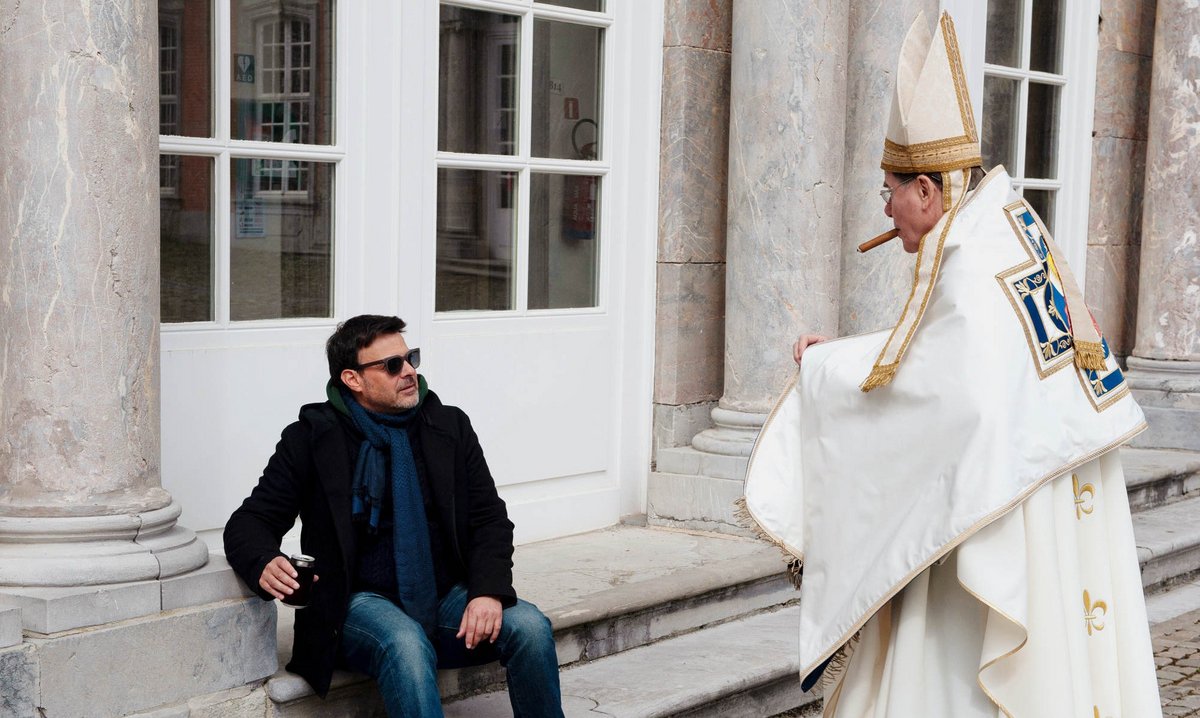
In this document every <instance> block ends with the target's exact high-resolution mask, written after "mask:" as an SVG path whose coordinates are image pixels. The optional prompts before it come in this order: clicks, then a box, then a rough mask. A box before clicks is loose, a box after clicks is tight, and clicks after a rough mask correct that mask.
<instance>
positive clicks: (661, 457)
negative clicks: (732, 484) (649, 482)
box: [656, 446, 750, 481]
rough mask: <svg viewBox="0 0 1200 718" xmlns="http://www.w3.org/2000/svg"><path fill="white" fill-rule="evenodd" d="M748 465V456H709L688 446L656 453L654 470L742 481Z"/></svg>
mask: <svg viewBox="0 0 1200 718" xmlns="http://www.w3.org/2000/svg"><path fill="white" fill-rule="evenodd" d="M749 463H750V457H749V456H730V455H727V454H710V453H708V452H707V451H699V450H697V449H694V448H692V447H690V446H680V447H676V448H673V449H663V450H662V451H660V452H658V457H657V467H656V468H657V469H658V471H660V472H662V473H664V474H683V475H686V476H705V477H708V478H713V479H728V480H730V481H742V480H744V479H745V478H746V466H747V465H748V464H749Z"/></svg>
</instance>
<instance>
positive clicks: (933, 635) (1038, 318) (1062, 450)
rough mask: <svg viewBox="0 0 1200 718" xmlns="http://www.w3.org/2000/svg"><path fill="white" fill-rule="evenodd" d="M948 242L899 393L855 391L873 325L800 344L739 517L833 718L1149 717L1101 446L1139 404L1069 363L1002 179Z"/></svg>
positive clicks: (1038, 233)
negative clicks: (756, 543)
mask: <svg viewBox="0 0 1200 718" xmlns="http://www.w3.org/2000/svg"><path fill="white" fill-rule="evenodd" d="M946 221H947V218H943V223H945V222H946ZM943 223H939V226H938V227H935V228H934V230H933V231H932V232H931V233H930V237H934V238H936V237H937V236H940V235H939V232H940V231H941V230H942V229H946V228H947V227H945V226H944V224H943ZM948 230H949V231H948V232H946V233H945V239H944V242H943V243H942V247H941V249H942V251H943V254H942V257H941V271H940V275H939V276H938V278H937V281H936V283H935V284H934V288H933V291H932V293H931V295H930V297H929V302H928V305H927V306H926V308H925V312H924V317H923V319H922V320H921V324H920V326H919V327H918V329H917V330H916V331H915V333H914V334H913V336H912V339H911V342H910V344H909V345H908V347H907V352H906V354H905V356H904V360H903V363H902V364H901V365H900V367H899V370H898V371H897V373H896V376H895V378H894V379H893V380H892V382H891V383H890V384H889V385H887V386H884V387H881V388H879V389H876V390H874V391H872V392H870V393H864V392H862V391H860V390H859V388H858V384H859V383H860V382H861V380H862V378H863V377H865V376H866V375H867V373H868V372H869V371H870V369H871V366H872V363H873V362H874V360H875V358H876V356H877V355H878V353H879V350H880V347H881V346H882V345H883V343H884V341H885V340H886V338H887V336H886V334H883V333H875V334H868V335H862V336H857V337H848V338H845V339H840V340H835V341H831V342H827V343H824V344H818V345H815V346H813V347H810V348H809V349H808V351H807V352H806V353H805V358H804V362H803V366H802V369H801V372H800V374H799V376H798V380H797V381H796V383H795V384H794V385H793V386H792V387H789V389H788V390H787V391H785V392H784V396H783V398H782V399H781V400H780V402H779V404H778V405H777V406H776V409H775V411H773V412H772V415H771V417H770V419H769V420H768V422H767V424H766V425H765V426H764V428H763V431H762V433H761V435H760V437H759V440H758V442H757V444H756V446H755V451H754V454H753V456H752V458H751V463H750V466H749V468H748V470H747V478H746V508H747V511H748V513H749V515H750V517H751V518H752V519H753V520H754V521H755V523H756V524H757V526H758V528H760V529H761V530H762V531H763V533H765V534H766V535H768V536H769V537H771V538H772V539H773V540H775V541H776V542H777V543H778V544H779V545H780V546H781V547H783V548H784V549H785V550H786V551H788V552H789V553H791V554H793V555H794V556H796V557H798V558H802V559H803V562H804V579H803V580H804V582H803V586H802V589H801V619H800V645H799V650H800V664H801V672H802V675H808V674H809V673H810V672H812V671H813V670H814V669H815V668H816V667H817V666H819V665H820V664H821V663H822V662H824V661H825V660H826V659H828V658H830V657H831V656H833V657H835V660H834V664H833V665H832V667H831V669H829V670H827V674H828V675H827V677H828V678H829V679H831V680H832V685H831V686H830V691H831V692H830V694H829V696H828V698H829V705H828V710H829V711H836V713H833V712H829V713H828V715H836V716H838V717H839V718H842V717H850V718H858V717H859V716H867V717H870V718H884V717H887V718H907V717H908V716H930V717H937V716H945V717H946V718H958V717H959V716H974V715H988V716H996V715H1010V716H1014V717H1016V718H1026V716H1029V717H1031V718H1032V717H1033V716H1045V717H1046V718H1063V717H1066V716H1080V718H1084V717H1085V716H1086V717H1088V718H1096V716H1097V715H1098V716H1100V718H1118V717H1119V716H1123V717H1124V718H1143V717H1144V716H1157V715H1160V709H1159V708H1158V692H1157V683H1156V682H1155V679H1154V666H1153V658H1152V655H1151V652H1150V642H1149V631H1148V626H1147V623H1146V620H1145V608H1144V603H1143V600H1142V598H1141V582H1140V578H1139V572H1138V566H1137V560H1136V555H1135V553H1134V544H1133V538H1132V529H1131V525H1130V520H1129V509H1128V500H1127V498H1126V496H1125V493H1124V482H1123V478H1122V476H1121V471H1120V464H1119V460H1118V458H1117V454H1116V452H1115V451H1114V449H1115V448H1116V447H1117V446H1119V445H1120V444H1121V443H1123V442H1124V441H1126V440H1128V439H1129V438H1130V437H1132V436H1133V435H1135V434H1136V433H1138V432H1139V431H1141V430H1143V429H1144V428H1145V422H1144V418H1143V416H1142V413H1141V411H1140V409H1139V408H1138V407H1137V405H1136V404H1135V403H1134V402H1133V400H1132V398H1131V397H1130V396H1129V393H1128V389H1127V387H1126V385H1125V383H1124V380H1123V377H1122V376H1121V374H1120V370H1119V368H1118V367H1117V365H1116V363H1115V361H1114V360H1113V358H1112V357H1111V356H1109V357H1107V362H1108V368H1107V369H1106V370H1105V371H1103V372H1095V373H1089V372H1086V371H1084V370H1080V369H1077V368H1076V367H1075V365H1074V363H1073V362H1072V359H1073V351H1072V350H1071V342H1070V335H1069V333H1067V332H1066V331H1065V328H1064V327H1063V326H1062V324H1063V323H1064V322H1065V320H1064V319H1063V317H1064V315H1065V312H1064V305H1063V304H1062V302H1060V301H1058V300H1057V299H1056V298H1057V297H1059V295H1060V294H1061V291H1060V290H1061V277H1060V276H1059V266H1056V263H1055V258H1054V257H1053V256H1052V254H1049V249H1047V244H1046V243H1045V242H1044V241H1043V235H1044V234H1045V230H1044V228H1043V227H1042V226H1041V223H1040V221H1036V220H1035V218H1034V216H1033V215H1032V213H1031V212H1030V211H1029V210H1028V208H1027V206H1026V205H1024V204H1023V203H1021V202H1020V200H1019V198H1018V197H1017V196H1016V194H1015V193H1014V192H1013V191H1012V189H1011V184H1010V182H1009V179H1008V177H1007V175H1006V174H1005V173H1004V172H1003V170H1002V169H997V170H994V171H993V172H992V173H990V174H989V175H988V177H987V178H986V179H985V181H984V183H983V184H982V185H981V186H980V188H979V189H978V190H976V191H975V192H974V193H973V194H972V196H971V197H970V198H969V199H968V201H967V203H966V204H965V205H964V206H963V208H962V209H961V211H960V212H958V214H957V217H956V218H954V219H953V226H950V227H948ZM926 241H927V242H929V241H930V238H927V239H926ZM926 249H927V250H931V249H933V248H932V247H927V248H926ZM1058 264H1059V265H1061V260H1060V261H1059V263H1058ZM1077 319H1078V318H1077ZM1082 319H1083V321H1088V320H1089V318H1087V317H1084V318H1082ZM1064 337H1065V340H1064ZM1106 353H1107V352H1106ZM1073 476H1074V477H1076V478H1074V479H1073V478H1072V477H1073ZM1077 492H1078V496H1077ZM1064 497H1065V498H1064ZM1077 499H1079V500H1080V503H1077ZM1063 501H1066V502H1067V503H1066V504H1065V505H1064V504H1063ZM1089 502H1090V504H1089ZM1085 504H1089V505H1088V507H1090V508H1091V511H1090V513H1085V512H1083V507H1084V506H1085ZM1077 510H1078V511H1079V515H1078V516H1077V515H1076V512H1077ZM935 563H940V565H937V566H935V565H934V564H935ZM1084 590H1087V591H1088V596H1087V602H1088V606H1086V607H1085V604H1084V601H1085V599H1084V595H1083V591H1084ZM1101 624H1104V625H1103V626H1101ZM860 630H861V634H860ZM856 635H859V637H860V638H859V641H858V645H857V648H856V650H854V651H853V653H851V654H850V656H849V659H848V661H847V660H845V659H846V656H845V652H843V651H841V649H842V648H843V647H844V646H846V645H847V644H848V643H852V641H851V639H852V638H854V637H855V636H856ZM835 654H836V655H835ZM1118 659H1119V660H1118ZM847 664H848V665H847ZM843 669H844V672H843Z"/></svg>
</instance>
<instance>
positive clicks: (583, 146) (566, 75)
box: [532, 20, 604, 160]
mask: <svg viewBox="0 0 1200 718" xmlns="http://www.w3.org/2000/svg"><path fill="white" fill-rule="evenodd" d="M603 36H604V31H603V30H601V29H599V28H594V27H587V26H585V25H575V24H573V23H567V22H557V21H552V20H537V21H535V22H534V25H533V52H534V55H533V110H532V113H533V136H532V144H533V155H534V156H535V157H553V158H555V159H572V160H594V159H596V158H598V157H599V156H600V152H599V148H600V144H599V143H600V122H601V120H600V70H601V67H603V47H602V40H603Z"/></svg>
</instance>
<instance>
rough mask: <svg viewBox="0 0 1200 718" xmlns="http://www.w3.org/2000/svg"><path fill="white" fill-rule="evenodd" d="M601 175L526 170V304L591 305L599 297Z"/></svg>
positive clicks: (553, 306) (547, 306)
mask: <svg viewBox="0 0 1200 718" xmlns="http://www.w3.org/2000/svg"><path fill="white" fill-rule="evenodd" d="M599 187H600V178H599V177H593V176H589V175H559V174H540V173H534V174H532V175H531V180H530V186H529V205H530V207H529V308H530V309H565V308H574V307H594V306H596V305H597V304H598V303H599V296H598V294H597V285H598V283H597V276H598V274H599V270H600V267H599V262H600V249H599V247H600V235H599V233H598V227H597V224H596V220H597V217H598V216H599V206H598V204H597V200H598V190H599Z"/></svg>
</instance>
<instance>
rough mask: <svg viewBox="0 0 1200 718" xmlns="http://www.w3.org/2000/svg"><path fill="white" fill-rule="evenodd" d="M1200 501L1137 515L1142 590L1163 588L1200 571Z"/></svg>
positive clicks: (1136, 526) (1135, 524)
mask: <svg viewBox="0 0 1200 718" xmlns="http://www.w3.org/2000/svg"><path fill="white" fill-rule="evenodd" d="M1196 516H1200V498H1192V499H1184V500H1183V501H1177V502H1175V503H1173V504H1168V505H1166V506H1160V507H1158V508H1156V509H1150V510H1147V511H1139V512H1138V513H1136V514H1134V515H1133V532H1134V537H1135V539H1136V542H1137V554H1138V562H1139V564H1141V567H1142V586H1143V587H1144V588H1146V589H1153V588H1161V587H1164V586H1168V585H1170V584H1172V583H1176V582H1179V581H1181V580H1185V579H1187V578H1189V577H1191V576H1192V575H1194V574H1195V573H1196V572H1197V571H1200V523H1198V522H1197V521H1196Z"/></svg>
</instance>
